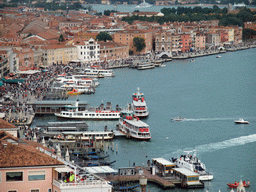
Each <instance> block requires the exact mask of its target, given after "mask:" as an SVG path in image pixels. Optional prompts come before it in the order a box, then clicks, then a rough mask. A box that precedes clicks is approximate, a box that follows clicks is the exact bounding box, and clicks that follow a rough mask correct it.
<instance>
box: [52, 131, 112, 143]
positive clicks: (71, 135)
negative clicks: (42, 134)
mask: <svg viewBox="0 0 256 192" xmlns="http://www.w3.org/2000/svg"><path fill="white" fill-rule="evenodd" d="M114 136H115V135H114V133H113V132H112V131H85V132H76V131H75V132H70V131H68V132H62V133H61V135H58V136H57V137H56V139H59V140H64V139H66V140H75V139H77V138H79V139H81V140H82V141H90V140H111V139H113V138H114Z"/></svg>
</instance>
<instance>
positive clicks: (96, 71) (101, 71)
mask: <svg viewBox="0 0 256 192" xmlns="http://www.w3.org/2000/svg"><path fill="white" fill-rule="evenodd" d="M84 72H85V74H86V75H87V74H95V75H96V74H97V75H100V76H103V77H114V76H115V73H114V72H113V70H110V69H95V68H87V69H85V70H84Z"/></svg>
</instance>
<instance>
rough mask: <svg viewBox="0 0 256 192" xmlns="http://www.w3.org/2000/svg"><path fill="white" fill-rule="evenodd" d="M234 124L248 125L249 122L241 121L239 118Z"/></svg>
mask: <svg viewBox="0 0 256 192" xmlns="http://www.w3.org/2000/svg"><path fill="white" fill-rule="evenodd" d="M234 122H235V123H236V124H249V121H245V120H243V119H242V118H240V119H239V120H237V121H234Z"/></svg>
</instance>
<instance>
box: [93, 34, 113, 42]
mask: <svg viewBox="0 0 256 192" xmlns="http://www.w3.org/2000/svg"><path fill="white" fill-rule="evenodd" d="M96 40H99V41H105V42H106V41H107V40H112V37H111V36H110V35H109V34H108V33H107V32H100V33H98V35H97V36H96Z"/></svg>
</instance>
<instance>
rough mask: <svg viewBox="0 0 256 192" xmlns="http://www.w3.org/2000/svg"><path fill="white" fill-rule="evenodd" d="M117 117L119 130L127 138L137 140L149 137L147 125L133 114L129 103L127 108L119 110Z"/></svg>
mask: <svg viewBox="0 0 256 192" xmlns="http://www.w3.org/2000/svg"><path fill="white" fill-rule="evenodd" d="M120 116H121V118H120V119H119V124H118V128H119V131H120V132H122V133H123V134H125V135H126V137H127V138H134V139H139V140H149V139H151V134H150V130H149V125H148V124H146V123H144V122H143V121H141V120H140V119H139V118H138V117H136V116H135V115H134V112H133V111H132V109H131V105H129V106H128V108H127V109H125V110H123V111H121V114H120Z"/></svg>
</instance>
